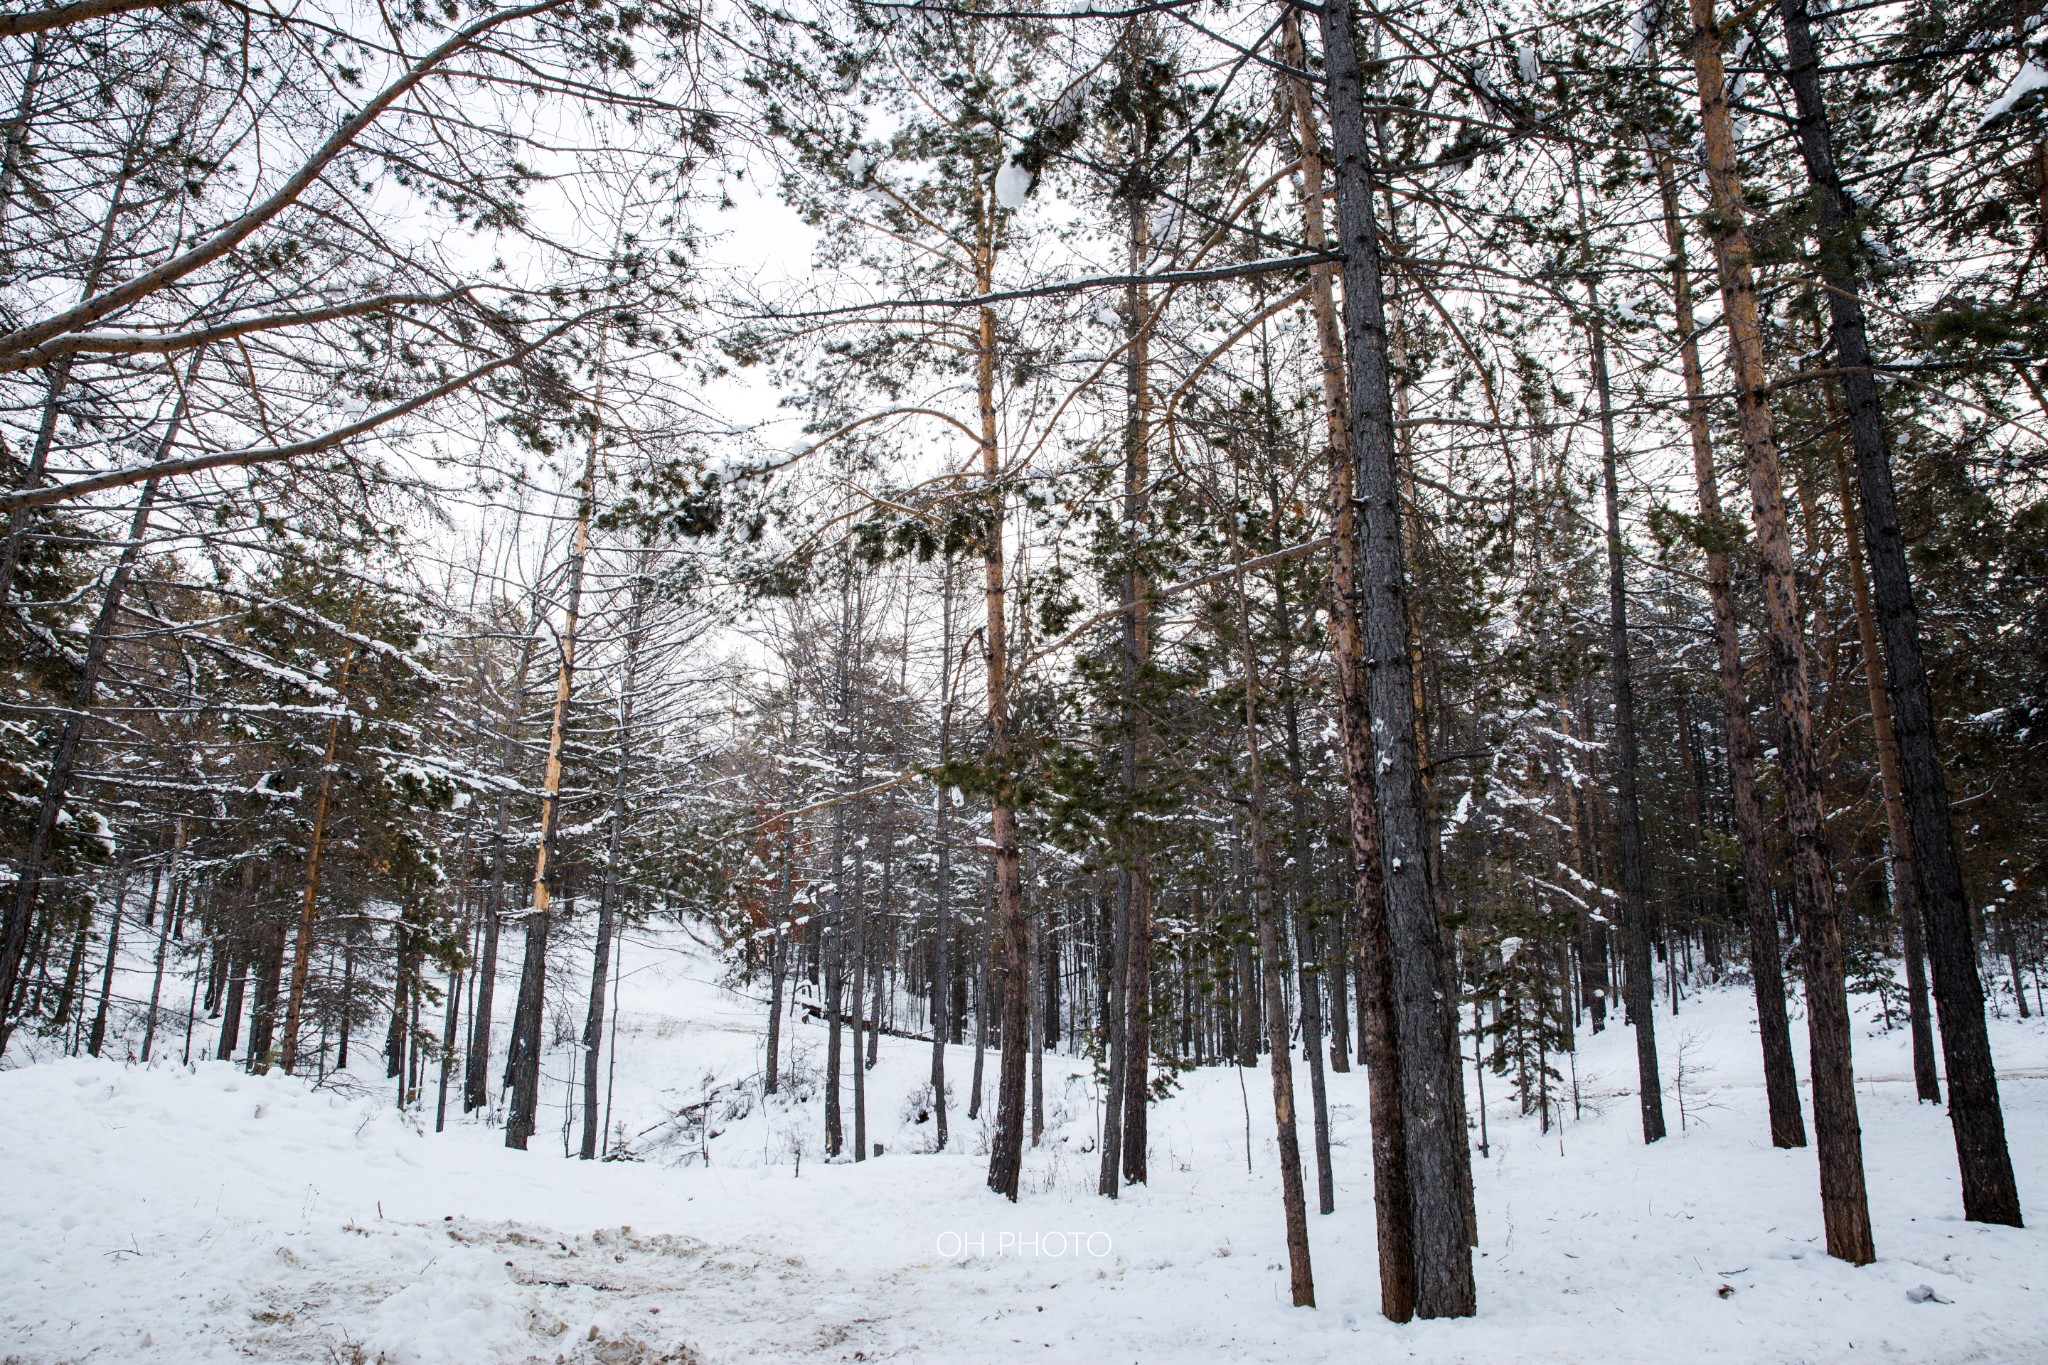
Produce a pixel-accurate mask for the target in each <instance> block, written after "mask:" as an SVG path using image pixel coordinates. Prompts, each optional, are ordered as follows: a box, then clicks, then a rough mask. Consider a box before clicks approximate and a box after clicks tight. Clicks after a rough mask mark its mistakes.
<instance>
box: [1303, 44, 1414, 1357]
mask: <svg viewBox="0 0 2048 1365" xmlns="http://www.w3.org/2000/svg"><path fill="white" fill-rule="evenodd" d="M1283 22H1284V25H1285V27H1284V30H1283V32H1284V35H1285V41H1286V42H1287V44H1288V46H1287V49H1286V50H1287V52H1288V53H1289V54H1290V64H1291V65H1293V66H1294V67H1295V68H1296V69H1297V70H1305V69H1306V66H1307V63H1306V59H1305V57H1304V56H1303V49H1302V44H1301V36H1300V30H1299V27H1298V23H1299V21H1298V19H1297V17H1296V16H1295V15H1294V13H1293V12H1292V11H1290V12H1289V13H1288V14H1287V15H1286V16H1285V19H1284V21H1283ZM1347 28H1348V23H1347ZM1290 84H1291V86H1292V88H1293V101H1292V103H1293V105H1294V113H1295V124H1296V127H1297V129H1298V134H1297V135H1298V137H1299V139H1300V143H1301V148H1302V180H1303V195H1302V200H1303V213H1304V218H1305V224H1304V226H1305V235H1306V237H1307V240H1308V241H1309V243H1310V244H1311V245H1321V244H1323V243H1324V242H1326V241H1327V240H1328V230H1327V227H1326V225H1325V222H1324V216H1323V203H1324V190H1323V184H1324V178H1323V169H1324V155H1323V151H1322V135H1321V130H1320V128H1319V127H1318V125H1317V121H1316V116H1315V107H1314V104H1313V102H1312V100H1311V99H1310V94H1309V89H1308V84H1307V82H1305V81H1302V80H1300V79H1298V78H1296V79H1294V80H1292V81H1291V82H1290ZM1369 202H1370V201H1369V200H1368V203H1369ZM1336 278H1337V269H1336V267H1335V266H1318V267H1316V268H1314V269H1313V270H1311V271H1310V274H1309V281H1310V293H1309V298H1310V303H1311V306H1312V308H1313V311H1314V314H1315V318H1316V337H1317V349H1318V356H1319V359H1320V361H1321V366H1322V376H1321V377H1322V392H1323V409H1324V417H1325V425H1326V430H1327V441H1328V446H1327V461H1328V465H1329V471H1330V483H1329V498H1330V515H1331V535H1330V559H1331V568H1330V634H1331V650H1330V652H1331V654H1332V656H1333V657H1334V659H1335V661H1336V665H1337V681H1338V696H1339V716H1340V731H1341V742H1342V748H1343V756H1344V772H1345V782H1346V798H1347V799H1346V825H1347V832H1348V834H1349V836H1350V838H1349V844H1350V861H1349V872H1350V886H1349V888H1348V889H1349V891H1350V901H1351V919H1352V923H1353V926H1354V932H1355V934H1356V944H1355V951H1356V976H1357V983H1358V989H1357V991H1356V993H1355V994H1356V998H1357V1002H1358V1057H1359V1061H1360V1063H1361V1064H1362V1065H1363V1066H1364V1067H1365V1069H1366V1095H1367V1106H1368V1113H1369V1116H1370V1120H1371V1131H1372V1171H1373V1182H1372V1183H1373V1214H1374V1222H1375V1227H1376V1231H1377V1249H1378V1253H1379V1280H1380V1312H1381V1313H1382V1314H1384V1315H1385V1316H1386V1317H1387V1318H1388V1319H1390V1320H1391V1321H1394V1322H1406V1321H1408V1320H1409V1319H1410V1318H1412V1317H1413V1316H1414V1314H1415V1243H1414V1221H1413V1214H1412V1210H1411V1199H1410V1193H1409V1184H1408V1164H1407V1136H1406V1132H1405V1129H1404V1126H1403V1123H1402V1118H1401V1086H1400V1044H1399V1037H1398V1023H1397V1021H1396V1018H1395V1013H1394V994H1393V974H1392V969H1391V965H1390V959H1391V957H1392V948H1391V945H1390V943H1389V939H1388V930H1387V901H1386V891H1385V887H1384V885H1383V883H1382V881H1381V878H1380V868H1381V863H1382V858H1381V849H1380V817H1379V802H1378V796H1377V791H1376V788H1377V783H1378V778H1377V775H1376V773H1375V772H1374V769H1373V749H1372V723H1371V718H1372V713H1371V704H1370V701H1369V699H1368V697H1367V693H1366V682H1365V642H1364V631H1363V627H1362V624H1361V622H1360V620H1359V566H1358V548H1359V547H1358V532H1357V507H1356V503H1355V502H1354V498H1355V496H1356V489H1357V486H1358V476H1357V470H1356V461H1355V459H1354V458H1353V453H1352V451H1353V445H1352V433H1351V417H1350V411H1351V405H1350V398H1349V394H1348V388H1349V385H1348V382H1347V379H1346V375H1345V363H1344V342H1343V335H1342V331H1341V328H1340V323H1339V320H1338V316H1337V307H1336V297H1335V287H1334V286H1335V283H1336Z"/></svg>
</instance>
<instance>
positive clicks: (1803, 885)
mask: <svg viewBox="0 0 2048 1365" xmlns="http://www.w3.org/2000/svg"><path fill="white" fill-rule="evenodd" d="M1691 3H1692V16H1693V24H1694V32H1693V41H1692V56H1693V70H1694V74H1695V77H1696V79H1697V83H1698V88H1699V104H1700V126H1701V131H1702V133H1703V135H1704V137H1705V141H1706V148H1707V184H1708V189H1709V193H1710V197H1711V202H1712V205H1713V209H1714V220H1713V227H1712V237H1713V243H1714V255H1715V260H1716V264H1717V266H1718V267H1719V273H1720V279H1721V299H1722V311H1723V314H1724V316H1725V317H1726V319H1727V328H1728V356H1729V363H1730V365H1731V367H1732V368H1733V370H1734V378H1735V390H1736V401H1735V411H1736V425H1737V428H1738V430H1739V432H1740V434H1741V438H1742V448H1743V456H1744V463H1745V465H1746V467H1747V471H1748V475H1749V493H1750V520H1751V525H1752V527H1753V529H1754V534H1755V537H1756V548H1757V560H1758V566H1759V577H1760V579H1761V580H1762V586H1763V600H1764V620H1765V638H1766V641H1767V643H1768V645H1769V647H1770V656H1771V682H1772V690H1773V692H1774V694H1775V698H1774V700H1775V704H1776V709H1777V713H1778V723H1779V743H1778V770H1779V773H1780V775H1781V777H1782V779H1783V783H1784V790H1785V825H1786V832H1787V834H1788V835H1789V837H1790V841H1791V845H1792V894H1793V905H1794V908H1795V910H1796V912H1797V915H1798V920H1799V937H1800V944H1801V948H1802V951H1803V953H1804V957H1805V966H1806V1023H1807V1037H1808V1043H1809V1054H1810V1065H1811V1067H1812V1073H1813V1074H1812V1081H1813V1126H1814V1134H1815V1138H1816V1140H1817V1143H1818V1146H1819V1149H1820V1182H1821V1218H1822V1222H1823V1225H1824V1226H1825V1228H1826V1232H1827V1244H1828V1252H1829V1254H1830V1255H1833V1256H1836V1257H1839V1258H1840V1259H1842V1260H1845V1261H1848V1262H1850V1263H1851V1264H1854V1265H1864V1264H1867V1263H1868V1262H1870V1261H1871V1260H1873V1259H1875V1257H1876V1254H1877V1253H1876V1250H1875V1249H1874V1246H1873V1244H1872V1241H1871V1234H1870V1208H1869V1200H1868V1196H1867V1193H1866V1190H1865V1186H1864V1176H1863V1140H1862V1133H1861V1131H1860V1129H1859V1127H1858V1121H1857V1114H1856V1088H1855V1073H1854V1070H1853V1067H1852V1064H1851V1056H1850V1020H1849V998H1848V991H1847V987H1846V985H1845V983H1844V977H1843V962H1842V935H1841V916H1840V907H1839V906H1838V905H1837V903H1836V901H1835V895H1834V881H1833V876H1832V874H1831V873H1830V871H1829V869H1828V866H1827V854H1826V849H1825V847H1824V845H1823V842H1822V841H1823V838H1824V830H1823V821H1824V809H1823V798H1822V793H1821V789H1820V769H1819V763H1818V761H1817V757H1816V753H1815V748H1814V739H1813V716H1812V710H1811V705H1810V702H1809V688H1808V682H1807V659H1806V643H1805V638H1804V635H1803V632H1802V626H1801V616H1800V606H1799V585H1798V577H1797V572H1796V569H1795V567H1794V564H1793V558H1792V539H1791V532H1790V527H1789V524H1788V522H1787V518H1786V513H1785V494H1784V482H1783V476H1782V473H1781V468H1780V463H1779V458H1778V440H1777V429H1776V424H1775V421H1774V419H1773V417H1772V415H1771V410H1770V402H1769V394H1770V386H1769V376H1768V374H1767V373H1766V371H1765V368H1764V358H1763V332H1762V326H1761V321H1760V318H1759V315H1758V310H1757V302H1756V287H1755V280H1754V276H1753V273H1752V269H1751V264H1750V259H1751V256H1750V245H1749V233H1748V229H1747V225H1746V217H1745V213H1746V210H1745V205H1744V201H1743V194H1742V185H1741V181H1740V179H1739V177H1738V175H1737V171H1736V151H1735V142H1734V135H1733V127H1732V121H1731V119H1730V117H1729V113H1728V98H1727V85H1726V79H1725V76H1724V74H1723V70H1722V64H1721V40H1720V30H1719V28H1718V26H1717V25H1716V23H1715V20H1714V13H1713V0H1691Z"/></svg>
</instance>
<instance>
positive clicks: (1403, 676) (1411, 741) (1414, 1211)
mask: <svg viewBox="0 0 2048 1365" xmlns="http://www.w3.org/2000/svg"><path fill="white" fill-rule="evenodd" d="M1318 18H1319V20H1320V24H1321V29H1322V36H1323V53H1324V67H1325V70H1326V72H1327V73H1328V74H1327V90H1328V97H1329V107H1330V128H1331V150H1332V154H1333V159H1334V162H1335V189H1336V193H1335V201H1336V206H1337V229H1338V237H1339V241H1340V243H1341V249H1342V251H1343V254H1344V265H1343V270H1344V299H1343V320H1344V337H1345V361H1346V366H1347V370H1348V374H1347V380H1348V382H1347V384H1346V386H1345V387H1346V390H1347V394H1348V398H1349V406H1350V419H1351V420H1350V435H1351V442H1350V451H1351V455H1352V459H1353V467H1354V470H1355V474H1356V483H1355V485H1354V486H1353V488H1352V489H1351V490H1349V491H1350V494H1351V496H1352V497H1353V498H1354V499H1355V502H1356V506H1357V513H1358V516H1357V531H1358V534H1357V542H1358V546H1359V556H1358V582H1357V593H1358V602H1359V609H1358V618H1359V623H1360V625H1361V627H1362V631H1361V634H1362V637H1363V638H1362V640H1361V642H1360V643H1361V645H1362V648H1361V650H1360V653H1359V656H1358V657H1359V662H1360V664H1361V665H1362V672H1363V674H1364V683H1365V687H1364V691H1365V694H1366V699H1367V703H1368V707H1369V710H1370V714H1371V718H1372V727H1371V736H1372V740H1373V771H1374V776H1375V778H1376V779H1377V780H1376V783H1375V796H1376V799H1377V806H1378V810H1379V834H1380V847H1381V854H1382V878H1381V880H1382V885H1383V886H1384V887H1385V894H1386V905H1387V929H1388V933H1387V941H1388V943H1389V945H1390V947H1391V949H1392V952H1391V954H1390V958H1391V969H1392V970H1391V975H1392V980H1393V988H1394V989H1393V1000H1394V1011H1395V1014H1396V1017H1397V1019H1398V1021H1399V1022H1398V1030H1399V1035H1398V1046H1397V1051H1398V1056H1399V1061H1400V1066H1399V1072H1400V1080H1401V1116H1402V1120H1403V1128H1404V1130H1405V1137H1406V1142H1407V1153H1406V1155H1407V1174H1408V1186H1409V1212H1410V1222H1411V1226H1412V1228H1413V1239H1414V1240H1413V1246H1414V1265H1415V1311H1416V1313H1417V1314H1419V1315H1420V1316H1422V1317H1426V1318H1430V1317H1465V1316H1469V1315H1471V1314H1472V1313H1473V1312H1475V1311H1476V1309H1477V1301H1476V1297H1475V1291H1474V1286H1473V1278H1472V1246H1471V1242H1470V1240H1469V1235H1468V1230H1469V1219H1468V1215H1467V1210H1468V1201H1467V1199H1466V1197H1465V1191H1466V1189H1467V1188H1468V1187H1469V1179H1470V1172H1471V1152H1470V1149H1469V1147H1468V1145H1467V1141H1466V1137H1465V1123H1464V1098H1463V1096H1464V1089H1463V1087H1464V1078H1463V1075H1462V1071H1461V1069H1460V1068H1458V1067H1456V1066H1455V1065H1454V1063H1455V1058H1456V1050H1455V1047H1454V1044H1453V1040H1452V1039H1451V1038H1449V1037H1447V1036H1445V1035H1446V1022H1447V1016H1446V1007H1445V1001H1446V996H1447V995H1449V994H1452V993H1455V991H1456V989H1457V982H1456V981H1455V980H1454V979H1453V975H1452V972H1451V968H1450V964H1449V963H1447V962H1445V961H1444V958H1443V940H1442V934H1441V929H1440V926H1439V924H1438V921H1437V910H1436V904H1435V895H1434V892H1433V890H1432V888H1431V886H1430V883H1429V850H1428V848H1427V847H1426V846H1425V840H1426V839H1427V837H1428V822H1427V821H1426V820H1425V818H1424V811H1423V801H1422V789H1421V781H1422V775H1421V771H1420V765H1419V761H1418V757H1417V754H1416V749H1415V702H1414V695H1413V682H1412V676H1411V666H1410V661H1409V653H1408V651H1409V633H1408V609H1407V582H1406V571H1405V566H1404V563H1403V558H1402V551H1401V536H1402V530H1401V508H1400V496H1399V486H1398V482H1397V479H1396V475H1395V460H1394V433H1393V421H1392V410H1393V409H1392V391H1391V387H1390V384H1389V373H1388V364H1387V330H1386V310H1385V302H1384V296H1383V283H1384V282H1383V279H1382V271H1381V263H1380V246H1379V229H1378V226H1377V223H1376V221H1375V215H1374V210H1373V202H1372V201H1373V194H1374V186H1373V181H1372V177H1371V173H1370V170H1369V162H1370V158H1371V157H1372V156H1373V155H1374V153H1373V151H1372V140H1371V137H1370V135H1369V131H1368V129H1367V126H1366V121H1365V93H1364V72H1363V67H1362V64H1361V62H1360V60H1359V54H1358V35H1357V28H1356V25H1357V9H1356V4H1355V2H1354V0H1326V3H1325V4H1324V5H1322V6H1321V7H1320V9H1319V10H1318Z"/></svg>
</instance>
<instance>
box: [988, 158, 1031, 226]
mask: <svg viewBox="0 0 2048 1365" xmlns="http://www.w3.org/2000/svg"><path fill="white" fill-rule="evenodd" d="M1030 194H1031V172H1030V171H1028V170H1026V169H1025V168H1024V167H1023V166H1020V165H1018V164H1017V158H1016V157H1014V156H1010V157H1005V158H1003V164H1002V165H1001V166H1000V167H999V168H998V169H997V170H996V202H997V203H998V204H1000V205H1002V206H1003V207H1004V208H1006V209H1009V210H1011V211H1012V212H1014V211H1016V210H1017V209H1021V208H1023V207H1024V200H1025V199H1026V198H1027V197H1029V195H1030Z"/></svg>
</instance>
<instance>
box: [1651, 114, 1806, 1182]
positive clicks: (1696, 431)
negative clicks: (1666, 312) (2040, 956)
mask: <svg viewBox="0 0 2048 1365" xmlns="http://www.w3.org/2000/svg"><path fill="white" fill-rule="evenodd" d="M1651 156H1652V161H1653V164H1654V165H1655V166H1656V168H1657V182H1658V187H1659V189H1660V190H1661V191H1662V195H1663V201H1664V237H1665V241H1666V243H1667V244H1668V245H1669V246H1670V248H1671V257H1670V259H1671V283H1672V292H1673V297H1674V298H1675V299H1676V300H1677V304H1676V321H1677V325H1678V336H1679V357H1680V361H1681V364H1682V367H1683V369H1684V374H1685V416H1686V428H1687V432H1688V435H1689V436H1690V437H1691V441H1692V468H1693V481H1694V483H1695V485H1696V486H1697V489H1698V499H1699V508H1700V521H1701V524H1702V527H1703V529H1704V530H1705V532H1706V539H1707V542H1708V544H1709V546H1710V547H1712V548H1709V549H1708V550H1707V555H1706V559H1707V600H1708V604H1709V606H1710V607H1711V609H1712V611H1713V617H1714V646H1715V656H1714V675H1715V678H1716V680H1717V681H1718V682H1719V684H1720V693H1721V724H1722V728H1723V730H1724V731H1725V732H1726V735H1727V743H1728V787H1729V792H1730V795H1731V798H1732V804H1733V806H1734V815H1735V844H1736V848H1737V850H1738V853H1739V855H1740V857H1741V861H1742V888H1743V902H1744V904H1743V911H1744V913H1743V921H1744V924H1745V926H1746V928H1747V929H1748V935H1749V971H1750V980H1751V982H1752V984H1753V985H1754V987H1755V993H1756V1017H1757V1032H1758V1035H1759V1040H1760V1042H1761V1044H1762V1047H1763V1059H1764V1095H1765V1099H1766V1103H1767V1106H1768V1109H1769V1113H1770V1124H1771V1145H1772V1146H1774V1147H1804V1146H1805V1145H1806V1120H1805V1118H1804V1116H1803V1115H1802V1114H1801V1113H1800V1110H1799V1077H1798V1074H1797V1072H1796V1071H1795V1070H1794V1066H1793V1061H1792V1026H1791V1023H1790V1021H1789V1020H1788V1018H1787V1017H1786V1012H1785V967H1784V952H1783V949H1782V948H1781V947H1780V946H1779V943H1778V917H1777V914H1776V912H1775V910H1774V909H1773V908H1772V903H1771V873H1770V854H1769V850H1768V847H1767V845H1766V843H1765V839H1764V815H1763V802H1762V801H1761V800H1760V799H1759V797H1758V796H1757V789H1756V769H1757V762H1758V758H1759V749H1758V745H1757V738H1756V727H1755V726H1754V725H1753V724H1751V722H1750V717H1749V697H1748V693H1747V691H1746V690H1745V688H1744V686H1743V681H1742V634H1741V629H1740V627H1739V625H1738V624H1737V622H1736V617H1735V587H1734V573H1733V570H1732V569H1731V567H1730V565H1729V562H1728V553H1727V550H1726V548H1725V547H1724V546H1723V545H1722V542H1723V541H1724V540H1725V539H1726V532H1725V530H1724V523H1723V520H1722V514H1721V491H1720V484H1719V480H1718V479H1717V478H1716V476H1715V473H1714V445H1713V439H1712V437H1711V436H1710V434H1709V430H1708V425H1707V396H1706V379H1705V376H1704V374H1703V372H1702V370H1701V368H1700V351H1699V335H1698V329H1697V327H1696V326H1695V325H1694V322H1693V309H1692V275H1691V272H1690V269H1689V267H1688V266H1687V263H1686V252H1685V228H1684V225H1683V223H1682V221H1681V219H1680V217H1679V209H1678V185H1677V181H1676V179H1675V178H1674V176H1673V175H1672V170H1671V157H1670V154H1669V153H1668V152H1667V151H1665V150H1664V149H1662V148H1659V147H1655V146H1653V147H1652V148H1651Z"/></svg>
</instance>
